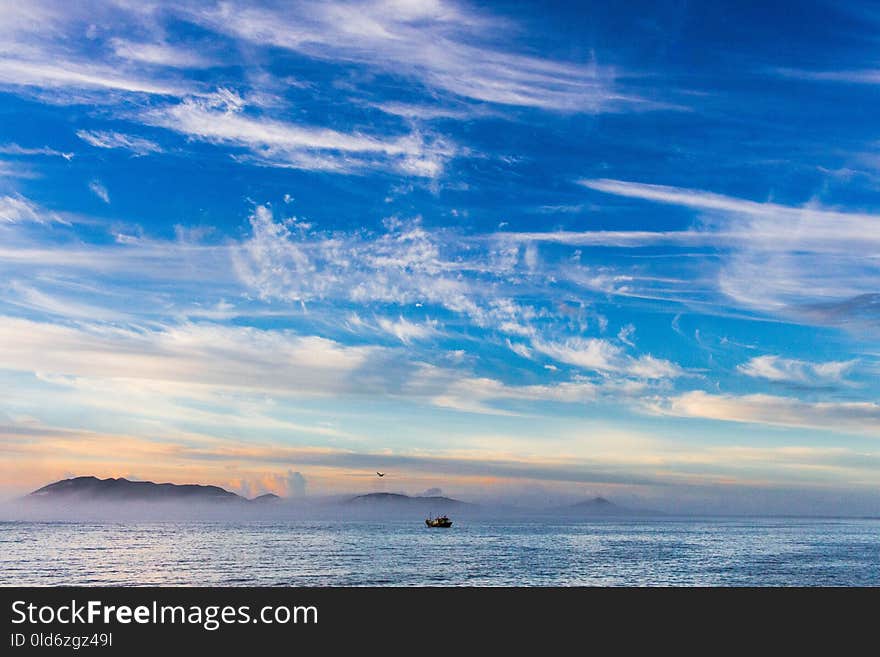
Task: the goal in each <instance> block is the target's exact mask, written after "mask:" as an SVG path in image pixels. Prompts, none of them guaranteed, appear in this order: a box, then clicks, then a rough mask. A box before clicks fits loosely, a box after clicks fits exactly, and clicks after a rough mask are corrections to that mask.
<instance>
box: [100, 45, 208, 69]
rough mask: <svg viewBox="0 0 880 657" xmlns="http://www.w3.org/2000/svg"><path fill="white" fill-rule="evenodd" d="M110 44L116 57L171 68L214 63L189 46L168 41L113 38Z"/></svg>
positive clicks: (206, 65) (205, 66)
mask: <svg viewBox="0 0 880 657" xmlns="http://www.w3.org/2000/svg"><path fill="white" fill-rule="evenodd" d="M110 44H111V45H112V47H113V51H114V52H115V53H116V56H117V57H121V58H122V59H127V60H130V61H135V62H141V63H144V64H154V65H156V66H168V67H171V68H207V67H210V66H214V65H215V63H214V62H213V60H211V59H209V58H207V57H205V56H203V55H200V54H199V53H197V52H195V51H194V50H192V49H190V48H185V47H181V46H174V45H171V44H168V43H140V42H136V41H129V40H128V39H120V38H113V39H111V40H110Z"/></svg>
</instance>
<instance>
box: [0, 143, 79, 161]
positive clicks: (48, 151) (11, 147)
mask: <svg viewBox="0 0 880 657" xmlns="http://www.w3.org/2000/svg"><path fill="white" fill-rule="evenodd" d="M0 153H3V154H5V155H46V156H51V157H61V158H64V159H65V160H67V161H70V160H72V159H73V153H63V152H61V151H58V150H55V149H54V148H49V147H48V146H43V147H41V148H24V147H22V146H19V145H18V144H4V145H2V146H0Z"/></svg>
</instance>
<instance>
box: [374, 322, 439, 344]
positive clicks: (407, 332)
mask: <svg viewBox="0 0 880 657" xmlns="http://www.w3.org/2000/svg"><path fill="white" fill-rule="evenodd" d="M378 323H379V328H381V329H382V330H383V331H385V332H386V333H389V334H391V335H393V336H394V337H396V338H397V339H398V340H400V341H401V342H403V343H404V344H409V343H410V342H412V341H413V340H424V339H426V338H430V337H434V336H436V335H437V334H438V331H437V322H436V321H432V320H426V321H425V322H421V323H417V322H411V321H409V320H408V319H406V318H404V317H400V318H398V319H397V320H392V319H388V318H387V317H380V318H379V320H378Z"/></svg>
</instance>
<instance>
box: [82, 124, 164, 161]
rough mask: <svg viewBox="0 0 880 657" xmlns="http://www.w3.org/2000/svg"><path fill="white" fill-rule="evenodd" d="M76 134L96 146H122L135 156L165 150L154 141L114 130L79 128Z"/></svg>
mask: <svg viewBox="0 0 880 657" xmlns="http://www.w3.org/2000/svg"><path fill="white" fill-rule="evenodd" d="M76 136H77V137H79V138H80V139H82V140H83V141H84V142H86V143H87V144H90V145H91V146H94V147H95V148H121V149H124V150H127V151H131V152H132V153H133V154H134V155H135V156H142V155H149V154H150V153H161V152H162V150H163V149H162V147H161V146H160V145H159V144H157V143H156V142H154V141H151V140H149V139H145V138H143V137H137V136H135V135H127V134H125V133H122V132H115V131H113V130H77V132H76Z"/></svg>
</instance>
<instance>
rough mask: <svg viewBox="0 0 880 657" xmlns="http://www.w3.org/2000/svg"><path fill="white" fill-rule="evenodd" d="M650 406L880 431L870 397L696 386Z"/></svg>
mask: <svg viewBox="0 0 880 657" xmlns="http://www.w3.org/2000/svg"><path fill="white" fill-rule="evenodd" d="M647 408H649V409H650V410H651V411H653V412H656V413H660V414H663V415H675V416H678V417H690V418H703V419H710V420H723V421H725V422H743V423H750V424H765V425H773V426H781V427H800V428H806V429H823V430H832V431H835V432H844V433H847V432H849V433H857V434H866V435H871V436H878V435H880V405H878V404H876V403H873V402H868V401H858V402H810V401H803V400H800V399H797V398H793V397H779V396H775V395H762V394H751V395H725V394H711V393H707V392H703V391H699V390H695V391H691V392H686V393H683V394H681V395H678V396H674V397H670V398H668V399H665V400H663V401H660V402H657V403H654V404H651V405H649V406H648V407H647Z"/></svg>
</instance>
